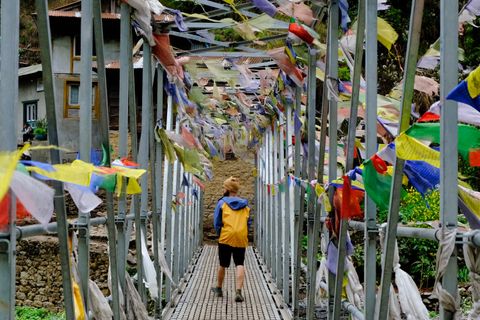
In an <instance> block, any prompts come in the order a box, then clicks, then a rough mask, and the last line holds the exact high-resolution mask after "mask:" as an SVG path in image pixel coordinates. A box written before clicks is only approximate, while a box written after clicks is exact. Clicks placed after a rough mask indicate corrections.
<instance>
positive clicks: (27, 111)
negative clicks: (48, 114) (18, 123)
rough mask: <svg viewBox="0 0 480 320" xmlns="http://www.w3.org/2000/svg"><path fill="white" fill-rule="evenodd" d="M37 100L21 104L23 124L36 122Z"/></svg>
mask: <svg viewBox="0 0 480 320" xmlns="http://www.w3.org/2000/svg"><path fill="white" fill-rule="evenodd" d="M37 103H38V100H31V101H24V102H23V123H29V124H32V123H35V121H37V120H38V106H37Z"/></svg>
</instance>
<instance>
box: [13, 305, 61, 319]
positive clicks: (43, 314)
mask: <svg viewBox="0 0 480 320" xmlns="http://www.w3.org/2000/svg"><path fill="white" fill-rule="evenodd" d="M15 316H16V318H17V320H62V319H65V314H55V313H52V312H50V311H48V310H46V309H43V308H32V307H16V308H15Z"/></svg>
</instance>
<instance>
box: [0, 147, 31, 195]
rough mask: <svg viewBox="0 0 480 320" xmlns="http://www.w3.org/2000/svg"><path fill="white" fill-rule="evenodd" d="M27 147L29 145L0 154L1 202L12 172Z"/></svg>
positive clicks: (8, 185)
mask: <svg viewBox="0 0 480 320" xmlns="http://www.w3.org/2000/svg"><path fill="white" fill-rule="evenodd" d="M28 147H29V145H25V147H23V148H22V149H21V150H17V151H12V152H0V200H2V199H3V197H4V196H5V194H6V193H7V191H8V188H9V187H10V181H11V180H12V176H13V172H14V171H15V169H16V168H17V163H18V160H20V157H21V156H22V153H23V152H24V151H25V150H26V149H27V148H28Z"/></svg>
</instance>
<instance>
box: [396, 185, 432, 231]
mask: <svg viewBox="0 0 480 320" xmlns="http://www.w3.org/2000/svg"><path fill="white" fill-rule="evenodd" d="M439 212H440V191H438V190H434V191H432V192H430V193H428V194H426V195H425V198H424V197H422V195H421V194H420V193H419V192H418V191H416V190H415V189H414V188H413V187H412V188H410V189H408V190H407V196H406V197H405V198H404V199H403V200H402V203H401V209H400V216H401V218H402V221H403V222H404V223H408V222H422V221H434V220H438V219H439Z"/></svg>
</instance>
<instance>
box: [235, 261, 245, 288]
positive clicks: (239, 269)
mask: <svg viewBox="0 0 480 320" xmlns="http://www.w3.org/2000/svg"><path fill="white" fill-rule="evenodd" d="M236 271H237V283H236V289H237V290H241V289H242V288H243V280H244V279H245V267H244V266H242V265H240V266H237V267H236Z"/></svg>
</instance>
